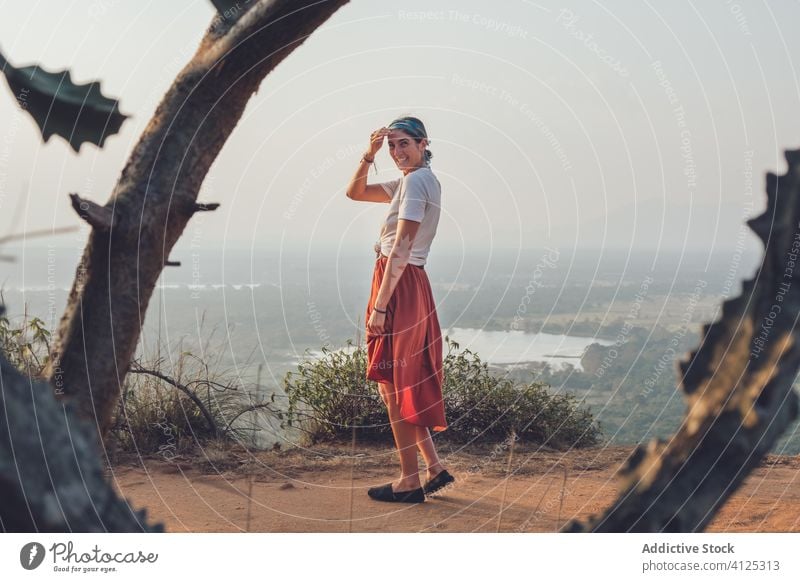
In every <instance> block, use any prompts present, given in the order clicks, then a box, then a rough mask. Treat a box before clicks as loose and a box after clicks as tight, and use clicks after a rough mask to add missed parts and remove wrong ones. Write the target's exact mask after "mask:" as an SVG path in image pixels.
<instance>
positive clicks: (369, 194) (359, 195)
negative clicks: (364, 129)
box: [346, 127, 392, 202]
mask: <svg viewBox="0 0 800 582" xmlns="http://www.w3.org/2000/svg"><path fill="white" fill-rule="evenodd" d="M387 135H389V130H388V129H387V128H385V127H382V128H380V129H376V130H375V131H373V132H372V133H371V134H370V136H369V148H368V149H367V151H366V152H365V153H364V157H362V158H361V161H360V162H359V164H358V170H356V173H355V174H353V177H352V178H351V179H350V183H349V184H348V185H347V191H346V193H347V197H348V198H350V199H351V200H358V201H360V202H390V201H391V199H392V197H391V196H390V195H389V194H387V193H386V190H384V189H383V186H381V185H380V184H367V173H368V172H369V165H370V163H371V162H368V161H367V160H366V159H365V158H369V159H370V160H374V159H375V154H377V153H378V150H380V149H381V146H383V140H384V139H386V136H387Z"/></svg>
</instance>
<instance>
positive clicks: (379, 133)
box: [367, 127, 389, 158]
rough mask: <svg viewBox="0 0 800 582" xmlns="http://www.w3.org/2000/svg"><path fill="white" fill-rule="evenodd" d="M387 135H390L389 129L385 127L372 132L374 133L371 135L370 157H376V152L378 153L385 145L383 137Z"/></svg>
mask: <svg viewBox="0 0 800 582" xmlns="http://www.w3.org/2000/svg"><path fill="white" fill-rule="evenodd" d="M387 135H389V130H388V129H387V128H385V127H382V128H380V129H376V130H375V131H373V132H372V135H370V136H369V151H368V152H367V153H368V154H369V157H371V158H374V157H375V154H377V153H378V150H379V149H381V146H383V138H385V137H386V136H387Z"/></svg>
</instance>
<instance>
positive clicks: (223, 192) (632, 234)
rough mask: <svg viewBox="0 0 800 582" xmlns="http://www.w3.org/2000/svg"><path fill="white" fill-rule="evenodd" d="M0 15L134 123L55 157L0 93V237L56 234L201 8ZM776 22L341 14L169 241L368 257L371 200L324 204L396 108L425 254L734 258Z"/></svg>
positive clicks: (689, 11)
mask: <svg viewBox="0 0 800 582" xmlns="http://www.w3.org/2000/svg"><path fill="white" fill-rule="evenodd" d="M0 7H1V8H0V13H1V14H2V18H0V48H2V51H3V52H4V54H5V55H6V57H7V58H8V59H9V61H10V62H12V63H14V64H15V65H27V64H32V63H40V64H41V65H42V66H43V67H44V68H46V69H48V70H51V71H52V70H61V69H63V68H65V67H68V68H69V69H71V71H72V73H73V79H74V80H76V81H78V82H87V81H90V80H93V79H100V80H101V81H102V87H103V92H104V93H105V94H106V95H108V96H113V97H118V98H119V99H120V100H121V110H122V111H123V112H124V113H127V114H131V115H132V116H133V117H132V118H131V119H129V120H127V121H126V122H125V124H124V125H123V127H122V131H121V133H120V134H118V135H115V136H112V137H110V138H109V139H108V140H107V142H106V147H105V149H103V150H99V149H97V148H96V147H94V146H92V145H89V144H84V146H83V148H82V149H81V153H80V154H79V155H76V154H74V153H73V152H72V151H71V149H70V148H69V147H68V146H67V144H66V142H64V141H63V140H61V139H60V138H57V137H54V138H52V139H51V140H50V142H49V143H48V144H46V145H43V144H42V142H41V139H40V137H39V133H38V130H37V129H36V126H35V124H34V122H33V121H32V120H31V119H30V118H29V117H28V116H27V114H23V113H20V112H19V111H18V110H17V108H16V104H15V101H14V99H13V97H12V95H11V93H10V92H9V91H8V90H7V87H6V86H5V83H0V85H2V89H0V233H5V232H9V231H18V230H22V229H27V230H35V229H39V228H48V227H51V226H65V225H74V224H77V222H78V221H77V217H76V215H75V214H74V213H73V212H72V210H71V209H70V208H69V204H68V198H67V194H68V193H69V192H72V191H75V192H79V193H80V194H81V195H82V196H84V197H88V198H91V199H93V200H96V201H98V202H101V203H102V202H105V201H106V200H107V199H108V196H109V194H110V192H111V190H112V188H113V185H114V183H115V181H116V179H117V177H118V175H119V172H120V170H121V169H122V166H123V164H124V161H125V159H126V157H127V155H128V154H129V152H130V150H131V149H132V147H133V145H134V143H135V142H136V140H137V139H138V136H139V134H140V132H141V131H142V129H143V127H144V126H145V124H146V123H147V121H148V119H149V118H150V116H151V114H152V113H153V111H154V110H155V107H156V105H157V103H158V101H159V99H160V97H161V96H162V95H163V93H164V91H165V90H166V89H167V88H168V87H169V85H170V83H171V81H172V79H173V78H174V76H175V74H176V73H177V72H178V70H179V69H180V68H181V67H182V66H183V64H184V63H185V62H186V61H187V60H188V58H189V57H190V56H191V54H192V53H193V51H194V49H195V48H196V46H197V43H198V41H199V39H200V38H201V36H202V34H203V32H204V30H205V28H206V26H207V24H208V23H209V21H210V20H211V18H212V16H213V14H214V11H213V8H212V6H211V3H210V2H207V1H206V0H169V2H154V1H150V2H143V1H132V0H86V1H72V2H67V1H57V0H47V1H44V2H27V3H23V2H2V1H0ZM797 22H800V3H798V2H795V1H792V2H789V1H775V2H769V3H767V2H757V1H752V2H751V1H745V0H741V1H736V2H732V1H726V0H716V1H707V2H681V1H677V2H672V1H670V2H654V1H642V2H631V1H613V2H592V1H564V2H557V3H551V2H544V1H543V2H528V1H524V0H507V1H506V0H504V1H503V2H496V3H491V4H490V3H489V2H477V1H463V0H462V1H459V2H455V1H449V2H447V1H430V0H427V1H424V2H422V1H408V2H402V3H400V2H386V1H375V0H370V1H367V0H354V1H352V2H350V3H349V4H348V5H346V6H345V7H343V8H342V9H340V10H339V11H338V12H337V13H336V14H335V15H334V16H333V18H331V19H330V20H329V21H328V22H327V23H326V24H325V25H324V26H323V27H322V28H321V29H319V30H317V31H316V32H315V33H314V34H313V35H312V37H311V38H309V39H308V40H307V41H306V42H305V43H304V44H303V45H302V46H301V47H299V48H298V49H297V50H295V52H294V53H293V54H292V55H291V56H290V57H289V58H287V59H286V60H285V61H284V62H283V63H282V64H281V65H280V66H279V67H278V68H277V69H276V70H275V71H274V72H273V73H271V74H270V75H269V76H268V77H267V78H266V80H265V81H264V82H263V84H262V86H261V89H260V90H259V92H258V93H257V94H256V95H255V96H253V98H252V99H251V101H250V104H249V106H248V108H247V110H246V112H245V115H244V117H243V119H242V120H241V122H240V123H239V126H238V127H237V128H236V130H235V131H234V133H233V135H232V137H231V139H230V140H229V141H228V143H227V145H226V146H225V148H224V149H223V151H222V153H221V155H220V157H219V158H218V160H217V162H216V163H215V164H214V166H213V168H212V171H211V174H210V176H209V178H208V179H207V180H206V184H205V186H204V191H203V193H202V194H201V200H204V201H216V202H221V203H222V207H221V209H220V210H219V211H217V212H216V213H209V214H203V215H202V217H201V218H197V219H195V220H194V221H193V222H192V223H190V225H189V227H188V229H187V231H186V235H185V237H184V239H183V240H182V241H181V243H180V244H181V245H188V244H195V245H202V246H207V245H220V244H225V245H230V246H232V247H245V248H250V247H253V248H263V247H267V246H270V245H276V244H278V243H280V242H281V241H283V244H286V245H296V244H299V245H309V244H310V250H312V251H313V250H314V249H323V248H324V249H330V248H335V247H336V246H337V245H342V246H345V247H352V246H356V245H362V246H365V247H371V246H372V243H373V241H374V239H375V238H376V236H377V233H378V230H379V225H380V222H381V220H382V218H383V216H384V213H385V212H386V207H385V206H383V205H375V204H365V203H356V202H353V201H350V200H348V199H347V198H346V197H345V195H344V188H345V186H346V184H347V181H348V179H349V178H350V176H351V175H352V173H353V171H354V170H355V168H356V165H357V161H358V159H359V158H360V155H361V153H362V152H363V150H364V149H365V147H366V144H367V141H368V136H369V134H370V132H371V131H372V130H374V129H375V128H377V127H380V126H382V125H386V124H387V123H388V122H389V121H391V120H392V119H393V118H394V117H397V116H399V115H403V114H413V115H416V116H418V117H420V118H422V119H423V121H424V122H425V123H426V125H427V128H428V132H429V135H430V138H431V146H430V147H431V150H432V151H433V152H434V160H433V166H432V167H433V169H434V171H435V172H436V174H437V176H438V177H439V179H440V181H441V183H442V187H443V198H442V201H443V212H442V216H441V222H440V230H439V234H438V236H437V241H436V244H437V245H440V246H442V247H444V246H447V247H455V248H462V249H465V250H468V249H469V248H470V247H477V246H480V247H484V248H485V247H487V246H495V247H498V248H500V247H511V248H515V247H520V246H522V247H525V248H533V247H543V246H548V245H549V246H557V247H559V248H561V249H571V248H594V249H597V248H602V247H608V248H623V249H628V248H636V249H648V248H670V249H678V250H679V249H695V250H714V251H726V250H727V249H732V248H734V247H735V246H736V244H737V241H738V243H740V244H741V242H742V240H745V242H746V244H747V245H748V247H752V246H753V245H754V241H755V240H756V239H755V238H754V237H753V236H752V235H750V234H749V233H744V231H742V230H741V224H742V218H743V216H747V215H751V214H754V213H756V212H759V211H760V210H761V209H762V208H763V206H764V200H763V184H764V177H763V174H764V173H765V172H766V171H778V172H784V171H785V162H784V160H783V154H782V152H783V150H784V149H787V148H789V149H791V148H798V147H800V115H798V111H800V90H799V88H798V87H799V84H798V76H797V68H798V67H797V66H796V65H795V59H796V58H797V57H800V38H798V35H797V34H796V31H795V30H794V29H795V28H796V23H797ZM377 161H378V167H379V169H380V174H378V175H375V174H373V173H370V181H371V182H375V181H388V180H391V179H393V178H395V177H397V176H398V175H399V174H398V171H397V170H396V168H394V167H393V164H392V162H391V160H390V158H389V157H388V153H387V152H386V150H385V148H384V150H382V151H381V153H379V155H378V159H377ZM750 173H752V178H750V177H749V175H750ZM26 191H27V192H29V193H30V194H29V196H28V198H27V199H24V197H23V193H24V192H26ZM19 204H21V205H22V206H21V207H19V209H18V210H17V207H18V205H19ZM12 222H13V224H12ZM59 240H63V241H64V243H63V244H66V245H75V246H80V240H78V238H77V237H76V235H68V236H63V237H62V238H61V239H59Z"/></svg>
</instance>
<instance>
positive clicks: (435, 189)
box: [380, 166, 442, 266]
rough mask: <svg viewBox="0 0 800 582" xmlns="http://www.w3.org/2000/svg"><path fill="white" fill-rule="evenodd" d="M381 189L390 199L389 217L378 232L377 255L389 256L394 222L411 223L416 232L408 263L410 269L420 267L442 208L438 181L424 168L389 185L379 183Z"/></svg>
mask: <svg viewBox="0 0 800 582" xmlns="http://www.w3.org/2000/svg"><path fill="white" fill-rule="evenodd" d="M381 186H383V189H384V190H385V191H386V193H387V194H388V195H389V197H390V198H391V199H392V201H391V202H390V203H389V213H388V214H387V215H386V220H385V221H384V223H383V228H381V238H380V247H381V253H383V254H384V255H386V256H387V257H388V256H389V254H390V253H391V251H392V246H393V245H394V239H395V235H396V234H397V222H398V220H400V219H401V218H402V219H404V220H413V221H415V222H419V228H418V229H417V235H416V236H415V237H414V244H413V245H412V247H411V258H410V259H409V260H408V262H409V263H411V264H412V265H419V266H421V265H424V264H425V262H426V260H427V258H428V253H429V252H430V250H431V243H432V242H433V237H434V235H435V234H436V227H437V226H438V225H439V214H440V211H441V205H442V186H441V184H439V180H438V179H437V178H436V176H435V175H434V173H433V171H432V170H431V169H430V167H428V166H425V167H422V168H418V169H416V170H414V171H413V172H409V173H408V174H406V175H405V176H403V177H401V178H397V179H396V180H392V181H391V182H383V183H381Z"/></svg>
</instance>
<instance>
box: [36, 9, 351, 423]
mask: <svg viewBox="0 0 800 582" xmlns="http://www.w3.org/2000/svg"><path fill="white" fill-rule="evenodd" d="M346 3H347V0H324V1H320V0H314V1H311V0H259V1H257V2H256V1H254V2H252V3H249V7H247V10H246V12H244V13H242V14H241V15H239V16H238V18H237V19H235V20H233V19H223V18H218V17H215V18H214V20H213V21H212V24H211V26H210V27H209V29H208V31H207V32H206V34H205V36H204V38H203V39H202V41H201V43H200V46H199V48H198V50H197V52H196V54H195V55H194V56H193V58H192V59H191V61H190V62H189V63H188V64H187V65H186V66H185V67H184V69H183V70H182V71H181V72H180V74H179V75H178V76H177V78H176V79H175V81H174V83H173V85H172V86H171V87H170V89H169V90H168V91H167V93H166V94H165V95H164V97H163V99H162V101H161V103H160V104H159V106H158V108H157V110H156V112H155V114H154V116H153V118H152V119H151V120H150V122H149V123H148V125H147V128H146V129H145V130H144V132H143V134H142V136H141V138H140V139H139V142H138V143H137V144H136V147H135V148H134V150H133V152H132V153H131V156H130V158H129V159H128V162H127V164H126V165H125V168H124V169H123V170H122V174H121V176H120V178H119V181H118V182H117V185H116V187H115V189H114V192H113V193H112V195H111V199H110V200H109V201H108V202H107V203H106V204H105V205H104V206H103V207H102V208H104V209H108V210H110V211H111V212H112V213H113V216H114V224H113V228H110V229H108V230H103V229H99V228H94V229H92V232H91V233H90V236H89V241H88V243H87V246H86V249H85V250H84V253H83V256H82V258H81V261H80V264H79V266H78V270H77V273H76V278H75V282H74V284H73V287H72V290H71V291H70V294H69V297H68V300H67V307H66V309H65V312H64V315H63V316H62V318H61V321H60V323H59V328H58V333H57V336H56V341H55V342H54V344H53V350H52V357H51V359H50V364H49V365H48V368H47V370H46V371H45V373H46V376H47V378H48V379H49V380H50V382H51V384H53V385H54V386H56V387H58V386H63V387H64V392H65V395H66V396H67V397H71V398H73V399H74V400H75V404H76V406H77V408H78V410H79V411H80V414H81V416H82V417H84V418H86V419H89V420H91V421H92V422H93V423H96V425H97V427H98V429H99V432H100V433H101V435H102V434H105V433H106V431H107V430H108V428H109V427H110V426H111V423H112V415H113V412H114V410H115V408H116V403H117V400H118V398H119V394H120V391H121V387H122V385H123V382H124V380H125V374H126V373H127V370H128V368H129V365H130V362H131V359H132V357H133V354H134V352H135V349H136V345H137V344H138V341H139V335H140V333H141V327H142V323H143V321H144V318H145V314H146V312H147V306H148V303H149V301H150V297H151V296H152V293H153V289H154V287H155V285H156V281H157V280H158V278H159V276H160V275H161V272H162V270H163V269H164V265H165V264H166V263H167V261H168V260H169V255H170V251H171V250H172V248H173V246H174V245H175V242H176V241H177V240H178V239H179V238H180V236H181V234H182V233H183V230H184V229H185V227H186V225H187V223H188V221H189V219H190V218H191V217H192V216H193V215H194V214H195V212H197V211H198V206H197V196H198V192H199V191H200V186H201V185H202V183H203V180H204V179H205V177H206V174H207V173H208V170H209V168H210V166H211V164H212V163H213V162H214V160H215V159H216V157H217V155H218V154H219V152H220V150H221V149H222V146H223V145H224V144H225V142H226V141H227V139H228V137H229V136H230V135H231V133H232V132H233V129H234V128H235V127H236V124H237V123H238V122H239V120H240V119H241V117H242V114H243V112H244V109H245V107H246V105H247V103H248V101H249V100H250V97H251V96H252V95H253V94H254V93H255V92H256V90H257V89H258V87H259V85H260V84H261V81H262V80H263V79H264V77H265V76H266V75H267V74H268V73H269V72H270V71H271V70H272V69H274V68H275V67H276V66H277V65H278V64H279V63H280V62H281V61H282V60H283V59H284V58H286V57H287V56H288V55H289V54H290V53H291V52H292V51H293V50H294V49H295V48H297V47H298V46H299V45H300V44H302V43H303V42H304V41H305V39H306V38H307V37H308V35H310V34H311V33H312V32H313V31H314V30H315V29H316V28H317V27H318V26H320V25H321V24H322V23H323V22H324V21H325V20H327V19H328V18H329V17H330V16H331V15H332V14H333V13H334V12H336V10H337V9H338V8H339V7H340V6H342V5H344V4H346Z"/></svg>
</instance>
